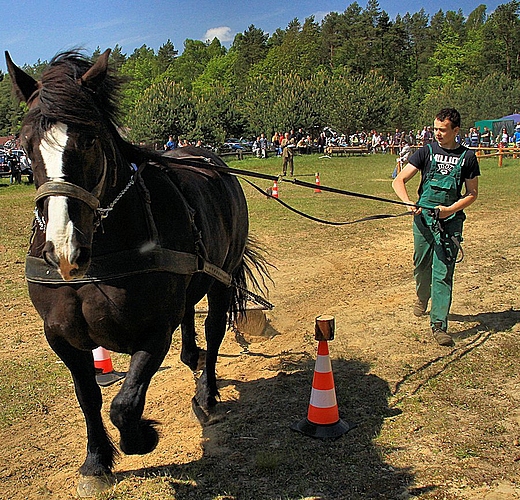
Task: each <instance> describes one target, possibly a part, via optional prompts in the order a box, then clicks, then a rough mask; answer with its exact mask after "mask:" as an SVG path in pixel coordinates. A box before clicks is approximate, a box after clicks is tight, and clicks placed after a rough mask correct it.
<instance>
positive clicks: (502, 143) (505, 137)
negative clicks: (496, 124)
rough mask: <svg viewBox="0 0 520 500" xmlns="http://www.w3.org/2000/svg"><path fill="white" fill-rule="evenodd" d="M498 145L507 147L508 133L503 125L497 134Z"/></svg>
mask: <svg viewBox="0 0 520 500" xmlns="http://www.w3.org/2000/svg"><path fill="white" fill-rule="evenodd" d="M498 146H499V147H502V148H507V147H508V146H509V134H508V133H507V129H506V128H505V127H504V128H503V129H502V133H501V134H500V136H499V144H498Z"/></svg>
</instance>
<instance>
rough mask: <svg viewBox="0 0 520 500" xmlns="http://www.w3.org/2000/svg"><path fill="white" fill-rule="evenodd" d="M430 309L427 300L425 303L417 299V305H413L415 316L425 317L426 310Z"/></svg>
mask: <svg viewBox="0 0 520 500" xmlns="http://www.w3.org/2000/svg"><path fill="white" fill-rule="evenodd" d="M427 307H428V301H427V300H425V301H424V302H423V301H422V300H421V299H420V298H419V297H417V300H416V301H415V304H414V305H413V313H414V315H415V316H417V317H419V316H423V315H424V314H425V313H426V308H427Z"/></svg>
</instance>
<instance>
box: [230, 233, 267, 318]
mask: <svg viewBox="0 0 520 500" xmlns="http://www.w3.org/2000/svg"><path fill="white" fill-rule="evenodd" d="M265 254H266V251H265V249H264V248H262V246H261V245H260V244H259V243H258V241H256V240H255V239H254V238H252V237H251V236H249V237H248V239H247V244H246V248H245V251H244V256H243V258H242V264H241V265H240V267H239V268H238V269H237V270H236V271H235V273H234V274H233V278H234V292H233V293H234V296H233V300H232V301H231V311H230V312H231V315H232V317H236V315H237V314H238V313H241V314H245V313H246V304H247V301H248V300H250V301H253V302H255V303H257V304H259V305H261V306H264V307H265V308H266V309H271V308H272V305H271V304H270V303H269V302H268V301H267V299H266V298H264V297H266V296H268V295H269V289H268V283H273V280H272V278H271V275H270V269H271V268H275V266H274V265H273V264H271V263H269V262H268V261H267V259H266V257H265ZM248 286H250V287H251V288H252V289H253V290H254V291H252V290H250V289H249V288H248Z"/></svg>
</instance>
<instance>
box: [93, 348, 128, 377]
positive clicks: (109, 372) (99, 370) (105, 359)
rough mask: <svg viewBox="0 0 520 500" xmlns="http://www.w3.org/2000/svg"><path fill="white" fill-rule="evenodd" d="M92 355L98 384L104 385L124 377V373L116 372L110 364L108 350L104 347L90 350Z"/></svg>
mask: <svg viewBox="0 0 520 500" xmlns="http://www.w3.org/2000/svg"><path fill="white" fill-rule="evenodd" d="M92 355H93V356H94V368H95V370H96V382H97V383H98V385H101V386H103V387H106V386H107V385H111V384H113V383H114V382H117V381H118V380H121V379H123V378H125V376H126V373H122V372H116V371H115V370H114V367H113V365H112V359H111V358H110V352H109V351H107V350H106V349H105V348H104V347H101V346H100V347H96V349H93V350H92Z"/></svg>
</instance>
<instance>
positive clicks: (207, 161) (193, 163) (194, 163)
mask: <svg viewBox="0 0 520 500" xmlns="http://www.w3.org/2000/svg"><path fill="white" fill-rule="evenodd" d="M194 158H196V160H193V159H188V158H183V157H177V158H175V161H176V162H178V163H181V164H183V165H186V166H188V167H196V168H208V169H212V170H216V171H218V172H222V173H227V174H231V175H235V176H236V177H240V178H241V179H243V180H244V181H245V182H247V183H248V184H249V185H251V186H252V187H253V188H255V189H256V190H257V191H259V192H260V193H262V194H263V195H264V196H267V197H268V198H272V199H274V200H276V201H277V202H278V203H280V204H281V205H283V206H284V207H285V208H287V209H289V210H291V211H292V212H294V213H297V214H298V215H301V216H302V217H306V218H307V219H310V220H313V221H315V222H320V223H322V224H329V225H334V226H343V225H347V224H356V223H358V222H365V221H369V220H378V219H388V218H393V217H402V216H405V215H411V214H412V212H409V211H406V212H404V213H401V214H397V215H389V214H378V215H370V216H367V217H363V218H361V219H357V220H354V221H346V222H331V221H327V220H324V219H319V218H318V217H314V216H312V215H309V214H306V213H304V212H301V211H300V210H298V209H296V208H294V207H291V206H290V205H289V204H287V203H285V202H284V201H282V200H280V199H279V198H276V197H274V196H272V195H270V194H268V193H266V192H265V191H264V190H263V189H262V188H260V187H259V186H257V185H256V184H254V183H253V182H251V181H250V180H248V179H246V177H254V178H257V179H264V180H270V181H273V182H274V181H276V182H288V183H291V184H295V185H297V186H301V187H306V188H311V189H315V188H316V185H315V184H312V183H310V182H306V181H302V180H299V179H296V178H293V179H288V178H286V177H283V176H279V175H271V174H262V173H259V172H253V171H251V170H241V169H237V168H232V167H228V166H227V165H226V166H222V165H217V164H215V163H213V162H212V161H211V158H207V157H205V156H200V157H194ZM200 160H202V162H201V161H200ZM201 163H202V164H201ZM206 165H207V166H206ZM320 190H321V191H327V192H330V193H336V194H341V195H345V196H352V197H355V198H363V199H366V200H373V201H381V202H383V203H391V204H394V205H400V206H406V207H418V208H422V209H423V210H428V211H429V212H432V213H433V210H432V209H430V208H428V207H424V206H421V205H419V204H417V203H406V202H404V201H398V200H391V199H389V198H382V197H380V196H373V195H369V194H364V193H357V192H354V191H347V190H345V189H338V188H333V187H330V186H323V185H320Z"/></svg>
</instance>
